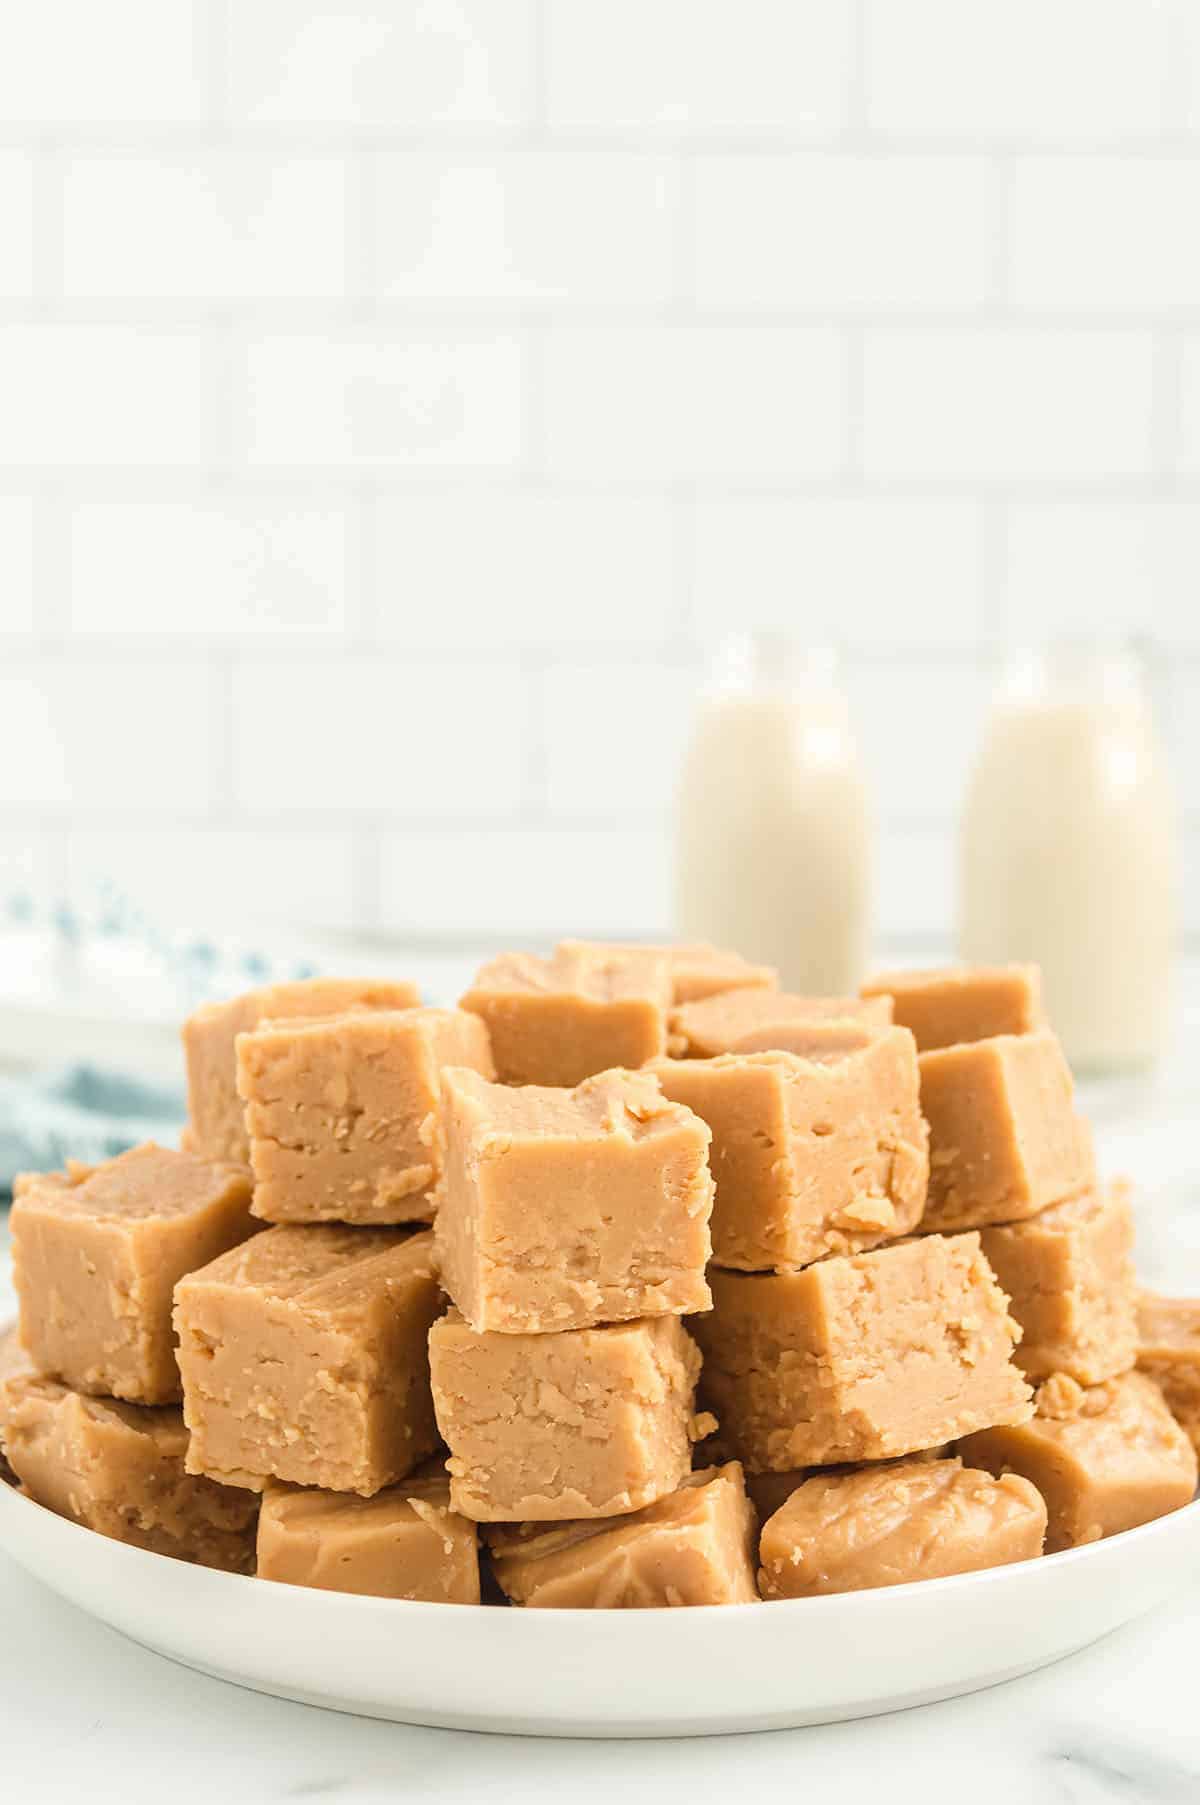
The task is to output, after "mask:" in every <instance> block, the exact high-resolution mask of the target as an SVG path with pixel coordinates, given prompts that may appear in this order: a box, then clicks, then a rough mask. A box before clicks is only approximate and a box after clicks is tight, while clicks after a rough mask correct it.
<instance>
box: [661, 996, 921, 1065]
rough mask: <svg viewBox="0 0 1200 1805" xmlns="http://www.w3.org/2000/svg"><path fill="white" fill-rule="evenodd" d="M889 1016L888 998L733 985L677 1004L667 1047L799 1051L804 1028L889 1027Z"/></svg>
mask: <svg viewBox="0 0 1200 1805" xmlns="http://www.w3.org/2000/svg"><path fill="white" fill-rule="evenodd" d="M891 1020H892V1004H891V998H890V997H804V996H793V995H790V994H789V993H787V992H785V991H779V990H731V991H727V992H724V993H720V994H718V995H716V996H709V997H706V998H704V999H703V1000H701V1001H699V1002H693V1003H685V1004H684V1005H683V1006H682V1007H680V1008H676V1009H673V1010H672V1011H671V1019H670V1024H669V1034H668V1042H667V1050H668V1052H669V1053H670V1054H671V1055H672V1057H674V1058H676V1059H714V1058H716V1056H717V1055H718V1054H720V1053H746V1052H771V1051H773V1050H779V1049H781V1050H782V1051H784V1052H788V1053H791V1052H801V1051H803V1047H804V1044H805V1035H804V1030H805V1029H806V1028H813V1027H819V1026H820V1025H821V1024H822V1023H824V1024H830V1023H834V1022H845V1023H850V1022H859V1023H861V1024H862V1025H863V1026H864V1027H874V1028H887V1027H890V1025H891ZM750 1042H753V1043H754V1044H753V1046H751V1045H750V1044H749V1043H750Z"/></svg>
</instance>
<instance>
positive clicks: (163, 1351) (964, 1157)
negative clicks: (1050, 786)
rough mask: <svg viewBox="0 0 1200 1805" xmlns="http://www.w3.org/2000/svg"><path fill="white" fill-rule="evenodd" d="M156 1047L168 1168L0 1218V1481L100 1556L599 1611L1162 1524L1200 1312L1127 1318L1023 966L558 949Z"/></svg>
mask: <svg viewBox="0 0 1200 1805" xmlns="http://www.w3.org/2000/svg"><path fill="white" fill-rule="evenodd" d="M184 1045H185V1053H186V1059H187V1067H188V1081H189V1082H188V1103H189V1120H188V1125H187V1128H186V1131H185V1134H184V1136H183V1142H182V1146H181V1148H180V1149H179V1150H173V1149H166V1148H161V1147H157V1146H153V1145H147V1146H143V1147H139V1148H135V1149H133V1150H132V1151H130V1152H128V1153H125V1154H122V1155H121V1156H120V1157H119V1158H117V1159H114V1160H111V1161H108V1162H107V1163H105V1164H104V1165H102V1166H98V1167H94V1168H87V1167H83V1166H80V1165H76V1164H71V1165H68V1167H67V1169H66V1170H65V1171H63V1172H57V1173H42V1174H27V1175H24V1176H23V1178H22V1179H21V1180H20V1181H19V1183H18V1185H17V1187H16V1191H17V1195H16V1199H15V1202H14V1208H13V1214H12V1239H13V1251H14V1269H15V1277H16V1284H17V1291H18V1297H19V1302H20V1324H19V1333H17V1334H13V1335H10V1336H9V1338H8V1340H7V1341H6V1342H5V1343H4V1344H0V1441H2V1443H3V1448H4V1453H5V1456H6V1458H7V1461H8V1464H9V1467H10V1468H11V1472H12V1475H13V1476H14V1478H15V1481H16V1482H17V1483H19V1484H20V1485H21V1487H22V1488H23V1489H24V1490H25V1491H26V1492H27V1493H29V1495H30V1496H32V1497H33V1498H34V1499H36V1500H38V1501H39V1502H41V1503H43V1504H45V1505H48V1506H49V1507H50V1508H51V1509H54V1510H57V1511H59V1512H61V1513H62V1514H64V1515H66V1516H69V1517H71V1518H73V1519H74V1520H75V1521H76V1522H78V1523H81V1524H83V1525H85V1526H87V1527H90V1528H92V1529H95V1530H97V1531H99V1532H100V1533H102V1534H105V1535H109V1536H113V1537H116V1538H117V1539H119V1540H123V1541H127V1542H131V1543H134V1544H136V1545H139V1546H141V1547H144V1548H148V1549H151V1550H153V1551H155V1552H159V1553H166V1554H172V1555H176V1556H178V1557H180V1558H183V1559H186V1560H192V1561H196V1562H199V1563H202V1564H205V1565H209V1566H214V1567H221V1568H225V1569H227V1570H231V1571H235V1572H243V1573H257V1574H258V1575H259V1576H260V1577H263V1578H267V1579H275V1580H282V1581H288V1582H291V1583H293V1584H299V1585H309V1586H317V1587H324V1588H328V1589H333V1590H342V1591H350V1592H361V1593H369V1594H375V1595H381V1596H387V1597H394V1598H408V1599H423V1600H432V1601H437V1602H451V1603H478V1602H480V1600H481V1598H485V1599H487V1600H488V1601H489V1602H492V1601H494V1602H504V1601H508V1602H510V1603H512V1604H514V1605H521V1606H529V1607H555V1606H558V1607H563V1606H576V1607H585V1608H589V1607H590V1608H598V1607H625V1608H631V1607H648V1606H660V1605H701V1604H734V1603H744V1602H750V1601H752V1600H757V1599H759V1598H765V1599H777V1598H794V1597H802V1596H809V1595H813V1594H817V1593H823V1592H836V1591H846V1590H854V1589H861V1588H867V1587H877V1586H887V1585H895V1584H898V1583H901V1582H904V1581H908V1580H915V1579H922V1578H933V1577H938V1576H943V1575H948V1574H954V1573H962V1572H967V1571H971V1570H975V1569H980V1568H985V1567H992V1566H998V1565H1002V1564H1004V1563H1007V1562H1011V1561H1018V1560H1025V1559H1029V1558H1032V1557H1034V1556H1037V1555H1039V1554H1041V1553H1042V1552H1043V1550H1045V1551H1054V1550H1057V1549H1062V1548H1068V1547H1073V1546H1077V1545H1079V1544H1081V1543H1085V1542H1089V1541H1093V1540H1096V1539H1097V1538H1099V1537H1102V1536H1106V1535H1111V1534H1113V1533H1115V1532H1117V1531H1119V1530H1122V1529H1126V1528H1130V1527H1133V1526H1135V1525H1136V1524H1139V1523H1143V1522H1146V1521H1148V1520H1150V1519H1151V1518H1153V1517H1156V1516H1159V1515H1161V1514H1163V1513H1165V1512H1167V1511H1170V1510H1173V1509H1176V1508H1178V1507H1179V1506H1181V1505H1183V1504H1185V1503H1187V1502H1188V1501H1189V1500H1190V1499H1191V1498H1192V1496H1193V1493H1194V1490H1195V1486H1196V1448H1195V1443H1196V1442H1197V1440H1200V1302H1187V1301H1181V1300H1169V1299H1155V1298H1150V1297H1147V1296H1144V1295H1143V1296H1142V1297H1141V1298H1139V1296H1138V1294H1137V1292H1136V1288H1135V1280H1134V1274H1133V1266H1132V1259H1131V1246H1132V1236H1133V1227H1132V1223H1133V1214H1132V1202H1131V1197H1130V1194H1129V1190H1128V1187H1127V1186H1126V1185H1124V1184H1122V1183H1114V1184H1108V1185H1104V1184H1101V1183H1100V1182H1099V1181H1098V1179H1097V1176H1096V1172H1095V1164H1094V1156H1093V1151H1092V1145H1091V1138H1090V1134H1089V1131H1088V1128H1087V1125H1086V1123H1085V1122H1084V1121H1083V1120H1082V1119H1081V1117H1080V1116H1079V1114H1078V1112H1077V1110H1076V1107H1075V1101H1074V1094H1073V1086H1072V1081H1071V1076H1070V1072H1069V1070H1068V1067H1067V1064H1066V1061H1065V1059H1064V1057H1063V1054H1062V1051H1061V1049H1060V1047H1059V1044H1058V1042H1057V1040H1056V1038H1055V1036H1054V1034H1053V1032H1052V1030H1051V1028H1050V1027H1049V1026H1048V1024H1047V1023H1046V1020H1045V1017H1044V1013H1043V1010H1042V1006H1041V1002H1040V995H1039V985H1038V979H1037V973H1036V971H1034V970H1033V969H1031V968H1027V967H1006V968H1001V969H995V970H984V969H962V968H960V969H955V970H949V971H944V972H925V973H892V974H885V975H884V976H882V977H880V978H877V979H875V980H873V981H872V982H871V983H870V984H868V985H866V986H864V987H863V991H862V993H861V995H859V996H855V997H817V998H814V997H801V996H793V995H789V994H787V993H786V992H784V991H782V990H780V988H779V986H778V983H777V981H776V977H775V974H774V973H773V972H771V971H769V970H767V969H766V968H763V967H759V966H755V965H752V964H750V963H749V962H747V961H746V960H744V959H742V958H741V957H739V956H738V955H736V954H733V953H725V952H721V951H719V950H718V949H715V948H712V947H705V946H699V947H697V946H638V947H628V946H616V945H604V944H599V943H595V942H579V941H564V942H561V943H560V944H559V945H558V946H557V947H556V948H555V950H554V952H553V954H552V955H551V956H549V957H548V958H538V957H534V956H532V955H528V954H520V953H511V954H505V955H503V956H501V957H500V958H498V959H495V960H493V961H491V962H490V963H489V964H488V965H486V966H485V967H484V968H483V969H482V970H481V971H480V972H479V974H478V976H477V977H476V979H475V981H474V982H473V984H472V986H471V988H470V989H469V990H468V992H467V993H466V995H465V996H464V997H463V998H462V999H461V1001H460V1003H459V1006H458V1007H457V1008H453V1009H440V1008H430V1007H425V1006H423V1005H422V1004H421V1001H420V998H419V996H418V995H417V993H416V991H415V989H414V987H413V986H411V985H407V984H402V983H388V982H383V981H379V982H364V981H356V980H333V979H316V980H308V981H304V982H299V983H295V984H288V985H279V986H274V987H271V988H268V989H265V990H260V991H256V992H254V993H251V994H249V995H246V996H243V997H239V998H236V999H234V1000H233V1001H232V1002H229V1003H223V1004H216V1005H211V1006H209V1007H207V1008H205V1009H202V1010H200V1011H199V1012H198V1013H197V1014H196V1015H194V1016H193V1017H192V1018H191V1019H190V1020H189V1021H188V1022H187V1024H186V1025H185V1028H184ZM685 1319H686V1321H685ZM1035 1388H1036V1389H1035Z"/></svg>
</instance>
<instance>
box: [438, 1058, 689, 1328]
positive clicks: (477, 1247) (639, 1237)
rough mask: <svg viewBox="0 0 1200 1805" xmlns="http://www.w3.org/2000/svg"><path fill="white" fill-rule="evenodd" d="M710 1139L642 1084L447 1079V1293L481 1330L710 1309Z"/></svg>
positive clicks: (654, 1087)
mask: <svg viewBox="0 0 1200 1805" xmlns="http://www.w3.org/2000/svg"><path fill="white" fill-rule="evenodd" d="M709 1138H710V1137H709V1131H708V1128H707V1125H706V1124H705V1123H704V1122H702V1121H701V1120H700V1119H699V1117H698V1116H695V1115H693V1114H692V1112H691V1111H690V1110H688V1109H684V1108H682V1107H681V1106H680V1105H679V1104H678V1103H672V1102H669V1101H668V1100H667V1099H666V1098H665V1097H664V1096H663V1094H662V1091H661V1090H660V1089H659V1086H658V1084H657V1082H656V1081H655V1079H654V1078H653V1077H651V1076H649V1075H648V1074H646V1073H644V1072H602V1073H600V1074H598V1075H597V1076H596V1077H594V1078H587V1079H585V1080H584V1082H583V1083H582V1084H580V1085H578V1086H576V1088H575V1089H574V1090H555V1089H551V1088H549V1087H544V1086H541V1085H525V1086H523V1087H520V1088H514V1087H511V1086H507V1085H503V1084H489V1083H488V1082H487V1080H486V1079H484V1078H481V1077H480V1076H479V1074H478V1073H476V1072H470V1071H462V1070H455V1069H454V1068H450V1069H448V1070H447V1071H446V1072H445V1074H444V1089H443V1107H442V1112H441V1117H440V1126H439V1142H440V1145H441V1154H440V1163H441V1166H442V1173H443V1176H442V1181H441V1185H440V1187H439V1190H438V1194H437V1221H436V1230H435V1233H436V1239H437V1251H438V1263H439V1266H440V1269H441V1279H442V1285H443V1287H444V1288H445V1290H446V1291H448V1292H449V1294H450V1296H451V1297H452V1298H453V1299H454V1302H455V1303H456V1304H457V1305H458V1308H459V1310H460V1311H461V1312H462V1314H463V1316H464V1317H465V1318H466V1319H467V1321H468V1322H469V1323H470V1324H471V1326H472V1328H474V1329H478V1330H484V1329H500V1330H504V1331H506V1332H521V1333H534V1332H537V1331H558V1330H562V1329H577V1328H586V1327H588V1326H589V1325H590V1324H595V1323H601V1322H624V1321H628V1320H632V1319H633V1318H635V1317H639V1316H657V1315H663V1314H666V1315H682V1314H684V1313H686V1312H688V1311H692V1310H706V1309H707V1308H708V1304H709V1293H708V1286H707V1284H706V1283H705V1278H704V1268H705V1263H706V1261H707V1259H708V1256H709V1233H708V1218H709V1212H710V1210H711V1208H712V1194H713V1188H712V1178H711V1176H710V1174H709V1170H708V1158H707V1156H708V1146H709Z"/></svg>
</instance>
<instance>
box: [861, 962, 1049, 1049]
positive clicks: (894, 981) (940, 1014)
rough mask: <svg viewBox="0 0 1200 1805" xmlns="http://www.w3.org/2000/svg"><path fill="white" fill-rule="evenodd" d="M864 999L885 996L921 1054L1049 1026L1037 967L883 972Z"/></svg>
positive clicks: (868, 985)
mask: <svg viewBox="0 0 1200 1805" xmlns="http://www.w3.org/2000/svg"><path fill="white" fill-rule="evenodd" d="M862 994H863V996H864V997H887V998H889V999H890V1000H891V1002H892V1005H893V1007H894V1010H895V1020H896V1021H898V1022H900V1023H901V1025H902V1026H903V1027H905V1028H911V1029H912V1031H913V1034H914V1035H915V1036H916V1042H917V1046H918V1048H919V1049H920V1051H921V1052H922V1053H927V1052H929V1051H930V1050H931V1049H932V1048H934V1047H952V1046H955V1045H957V1044H958V1043H959V1042H961V1041H970V1040H991V1039H992V1038H993V1037H994V1036H995V1035H997V1034H1031V1033H1032V1032H1033V1031H1034V1030H1035V1029H1037V1028H1043V1027H1045V1025H1046V1016H1045V1011H1044V1010H1043V1008H1042V974H1041V972H1040V971H1039V970H1038V968H1037V966H1036V965H952V966H949V967H947V968H946V969H945V970H942V971H884V972H880V973H879V975H878V977H875V978H871V979H870V980H869V982H867V983H866V984H864V985H863V987H862Z"/></svg>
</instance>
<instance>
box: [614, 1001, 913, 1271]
mask: <svg viewBox="0 0 1200 1805" xmlns="http://www.w3.org/2000/svg"><path fill="white" fill-rule="evenodd" d="M859 1032H860V1031H856V1030H853V1029H852V1030H851V1037H852V1041H853V1042H854V1044H851V1045H849V1046H847V1045H845V1044H843V1043H842V1041H841V1039H840V1037H835V1041H834V1043H833V1044H831V1045H828V1046H825V1047H824V1048H822V1047H821V1046H820V1045H819V1044H814V1045H813V1046H812V1048H811V1049H810V1051H809V1053H808V1054H807V1056H805V1057H801V1056H800V1055H799V1054H796V1053H727V1054H722V1055H721V1056H720V1057H718V1058H715V1059H678V1060H656V1061H655V1062H654V1063H653V1064H652V1065H651V1066H649V1067H648V1068H647V1069H648V1070H649V1071H651V1072H653V1074H654V1076H655V1077H656V1078H657V1079H658V1081H659V1083H660V1084H661V1085H662V1088H663V1091H664V1092H665V1094H666V1095H667V1096H668V1097H670V1098H672V1099H673V1100H674V1101H675V1102H677V1103H683V1104H686V1105H687V1107H688V1108H689V1109H692V1110H694V1111H695V1112H696V1114H697V1115H698V1116H702V1117H703V1119H704V1120H705V1121H706V1122H707V1123H708V1125H709V1127H710V1128H711V1129H712V1137H713V1138H712V1151H711V1154H710V1165H711V1167H712V1173H713V1178H714V1180H715V1182H716V1195H715V1198H714V1200H713V1213H712V1242H713V1258H714V1260H716V1261H717V1263H718V1264H719V1265H721V1266H727V1267H733V1268H736V1269H738V1270H740V1271H744V1272H762V1271H770V1270H776V1271H778V1270H781V1269H785V1268H788V1267H795V1266H805V1265H808V1264H809V1263H810V1262H812V1261H813V1260H818V1259H821V1258H822V1257H823V1256H824V1255H826V1254H830V1253H836V1254H844V1253H856V1252H860V1251H863V1250H865V1249H867V1248H870V1247H877V1246H878V1245H879V1243H880V1242H881V1241H888V1240H892V1239H895V1238H896V1237H898V1236H900V1235H905V1234H908V1233H910V1232H911V1231H912V1230H913V1229H914V1228H916V1226H917V1224H918V1223H919V1222H920V1221H921V1217H922V1212H923V1211H924V1208H925V1194H926V1189H927V1185H928V1179H929V1160H928V1152H927V1138H926V1129H925V1121H924V1118H923V1116H922V1114H921V1106H920V1095H919V1088H920V1087H919V1081H918V1074H917V1054H916V1048H915V1046H914V1045H913V1038H912V1035H911V1034H910V1033H909V1032H908V1030H907V1029H906V1028H883V1029H879V1030H875V1031H871V1032H867V1031H861V1032H862V1039H861V1040H858V1039H857V1035H858V1033H859Z"/></svg>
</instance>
